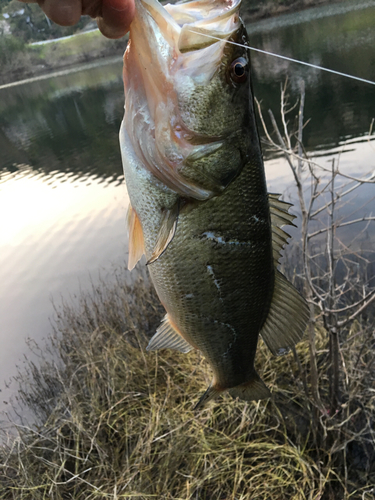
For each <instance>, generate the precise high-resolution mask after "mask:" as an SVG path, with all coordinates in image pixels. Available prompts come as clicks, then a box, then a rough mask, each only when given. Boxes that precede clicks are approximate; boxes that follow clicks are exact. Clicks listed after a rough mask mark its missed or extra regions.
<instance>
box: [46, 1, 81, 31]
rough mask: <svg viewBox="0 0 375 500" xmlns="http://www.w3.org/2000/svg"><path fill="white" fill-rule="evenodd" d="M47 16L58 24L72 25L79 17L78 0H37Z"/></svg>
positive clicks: (79, 3) (79, 5) (79, 4)
mask: <svg viewBox="0 0 375 500" xmlns="http://www.w3.org/2000/svg"><path fill="white" fill-rule="evenodd" d="M38 3H39V5H40V6H41V7H42V9H43V10H44V12H45V13H46V15H47V17H49V18H50V19H51V21H53V22H54V23H56V24H59V25H60V26H73V25H74V24H77V23H78V21H79V20H80V18H81V1H80V0H57V1H56V0H42V1H41V0H39V1H38Z"/></svg>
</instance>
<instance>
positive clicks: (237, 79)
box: [230, 57, 249, 83]
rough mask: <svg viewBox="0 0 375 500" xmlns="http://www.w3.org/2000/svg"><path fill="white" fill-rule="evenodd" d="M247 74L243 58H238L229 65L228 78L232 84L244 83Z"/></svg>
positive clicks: (245, 62)
mask: <svg viewBox="0 0 375 500" xmlns="http://www.w3.org/2000/svg"><path fill="white" fill-rule="evenodd" d="M248 73H249V71H248V64H247V60H246V59H245V58H244V57H238V58H237V59H235V60H234V61H233V62H232V64H231V65H230V77H231V79H232V80H233V82H234V83H244V82H246V80H247V75H248Z"/></svg>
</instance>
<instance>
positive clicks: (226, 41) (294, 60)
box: [188, 28, 375, 85]
mask: <svg viewBox="0 0 375 500" xmlns="http://www.w3.org/2000/svg"><path fill="white" fill-rule="evenodd" d="M188 29H189V31H191V32H192V33H195V34H196V35H200V36H205V37H207V38H213V39H214V40H218V41H219V42H225V43H230V44H232V45H237V46H238V47H243V48H245V49H248V50H253V51H254V52H260V53H261V54H265V55H267V56H273V57H278V58H279V59H284V60H285V61H290V62H293V63H297V64H302V65H304V66H308V67H310V68H314V69H320V70H321V71H326V72H327V73H333V74H334V75H339V76H345V77H346V78H351V79H352V80H357V81H358V82H362V83H369V84H370V85H375V82H373V81H371V80H366V79H365V78H360V77H359V76H353V75H348V74H347V73H341V71H335V70H334V69H329V68H323V67H322V66H317V65H316V64H311V63H308V62H305V61H299V60H298V59H292V58H291V57H287V56H282V55H280V54H274V53H273V52H268V51H267V50H262V49H257V48H255V47H250V46H248V45H242V44H241V43H236V42H230V41H229V40H223V39H222V38H219V37H217V36H213V35H207V34H206V33H201V32H199V31H194V30H193V29H191V28H188Z"/></svg>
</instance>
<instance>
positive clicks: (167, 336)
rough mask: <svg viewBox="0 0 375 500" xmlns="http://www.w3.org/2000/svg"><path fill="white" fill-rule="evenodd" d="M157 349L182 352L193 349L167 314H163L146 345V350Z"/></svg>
mask: <svg viewBox="0 0 375 500" xmlns="http://www.w3.org/2000/svg"><path fill="white" fill-rule="evenodd" d="M157 349H174V350H175V351H180V352H184V353H186V352H189V351H191V350H192V349H193V347H192V346H191V345H190V344H189V343H188V342H187V341H186V340H185V339H184V338H182V337H181V334H180V332H179V331H178V330H177V328H176V327H175V326H174V325H172V323H171V321H170V319H169V316H168V314H166V315H165V316H164V318H163V321H162V322H161V324H160V326H159V328H158V329H157V330H156V333H155V335H154V336H153V337H152V339H151V340H150V342H149V344H148V346H147V350H148V351H156V350H157Z"/></svg>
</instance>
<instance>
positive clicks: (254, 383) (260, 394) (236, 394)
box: [229, 371, 271, 401]
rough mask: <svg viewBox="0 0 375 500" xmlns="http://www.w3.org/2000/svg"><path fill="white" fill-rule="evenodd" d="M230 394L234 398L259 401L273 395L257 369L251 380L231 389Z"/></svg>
mask: <svg viewBox="0 0 375 500" xmlns="http://www.w3.org/2000/svg"><path fill="white" fill-rule="evenodd" d="M229 394H230V395H231V396H232V397H233V398H240V399H243V400H245V401H258V400H259V399H267V398H270V397H271V393H270V391H269V389H268V388H267V386H266V384H265V383H264V382H263V380H262V379H261V378H260V377H259V375H258V374H257V372H256V371H254V373H253V376H252V377H251V379H250V380H248V381H247V382H245V383H244V384H241V385H237V386H236V387H232V388H231V389H229Z"/></svg>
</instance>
